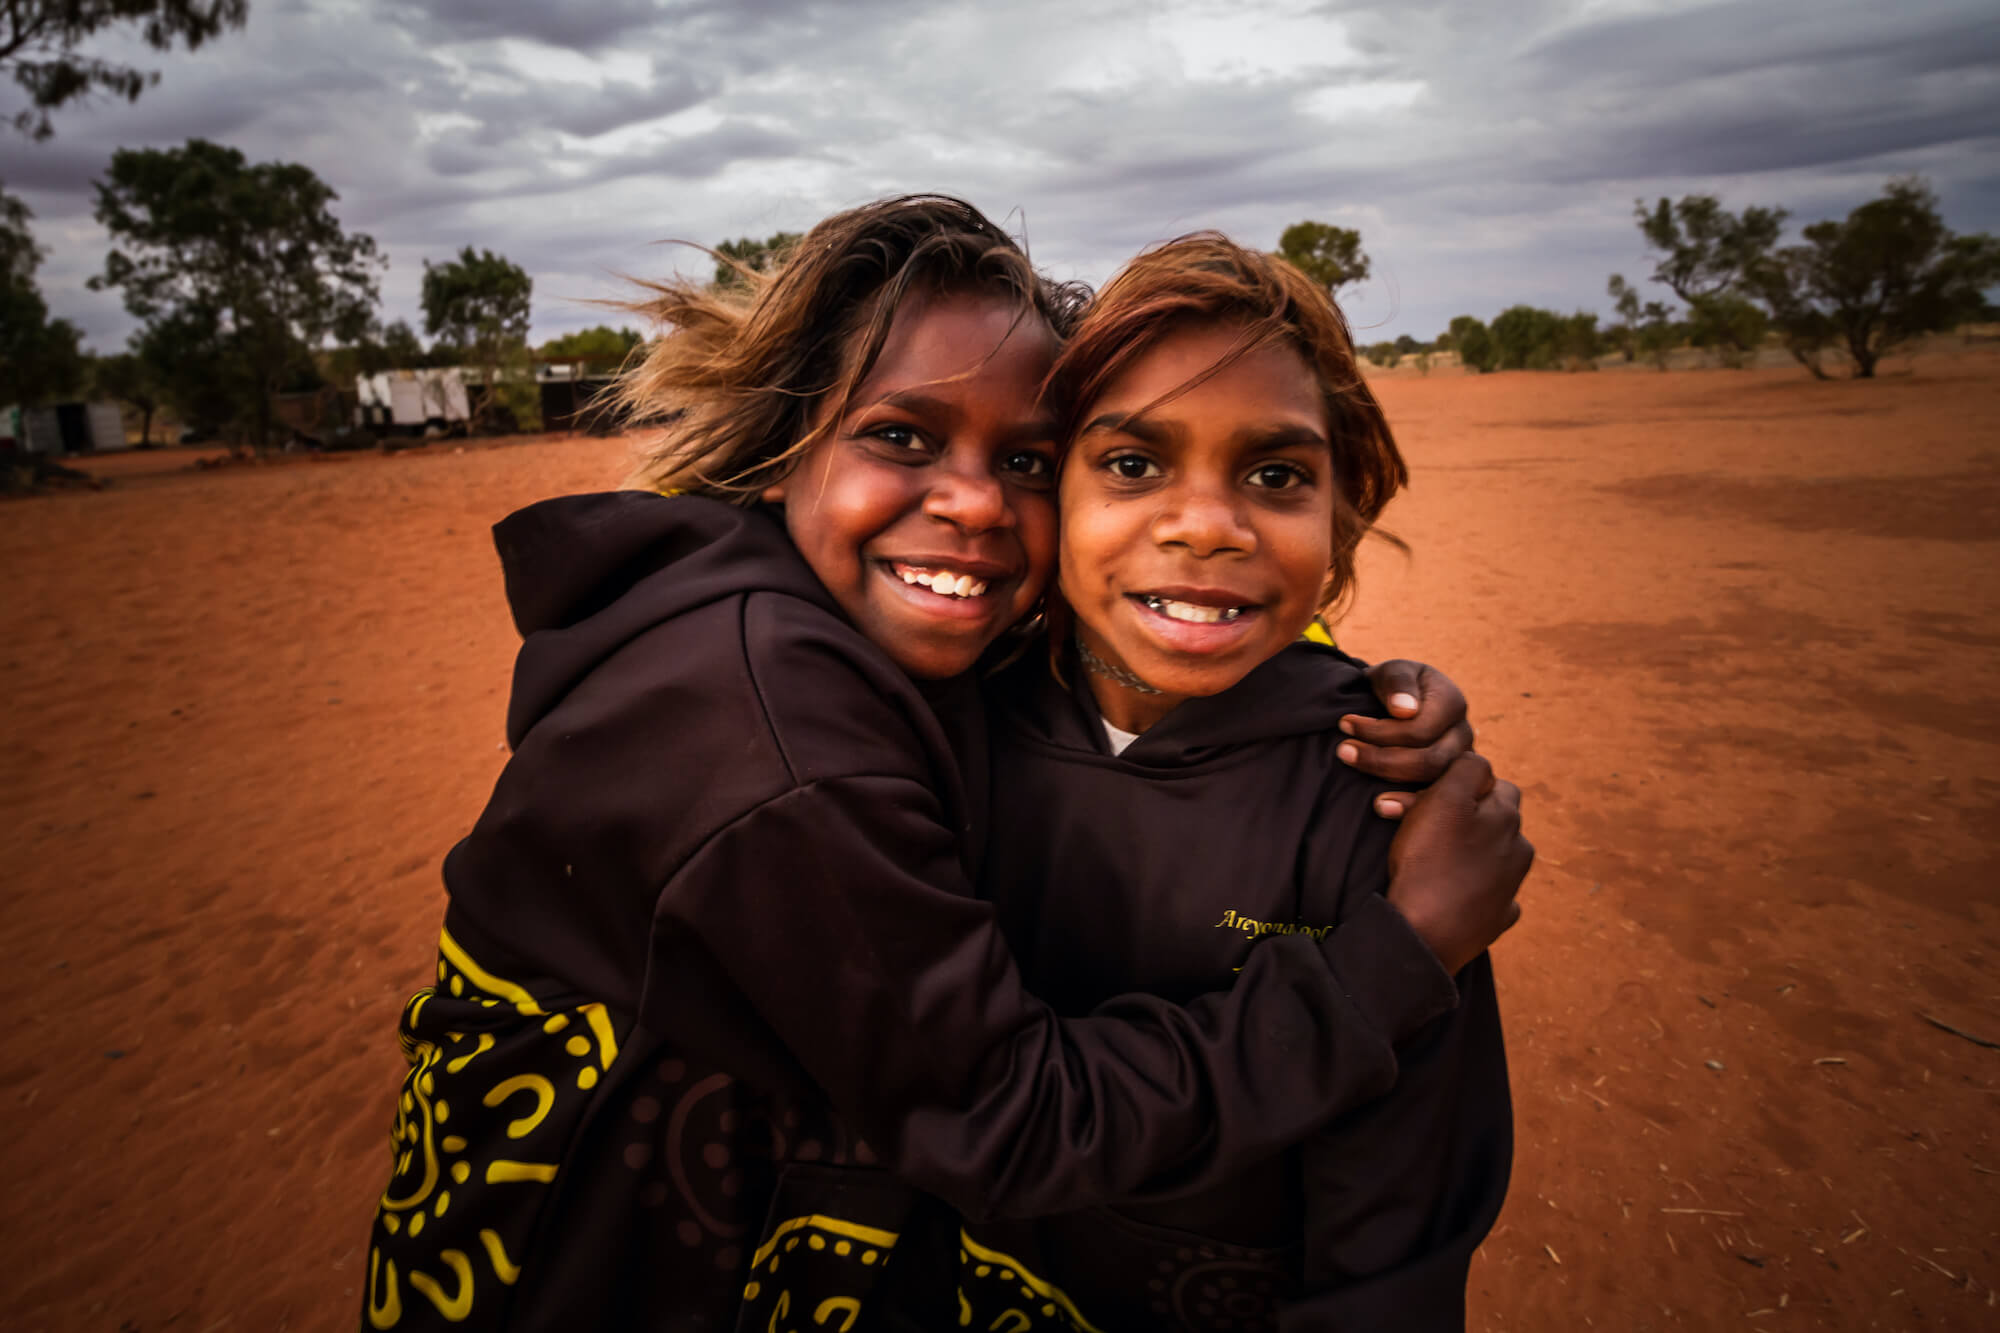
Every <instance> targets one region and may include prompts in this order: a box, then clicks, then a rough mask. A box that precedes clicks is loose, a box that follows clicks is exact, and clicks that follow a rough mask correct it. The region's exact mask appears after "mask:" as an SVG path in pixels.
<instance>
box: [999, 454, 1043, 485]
mask: <svg viewBox="0 0 2000 1333" xmlns="http://www.w3.org/2000/svg"><path fill="white" fill-rule="evenodd" d="M1000 471H1001V472H1002V473H1003V474H1005V475H1006V476H1009V477H1012V478H1014V479H1015V480H1016V481H1020V482H1023V483H1025V484H1027V485H1030V486H1038V487H1042V486H1047V485H1048V484H1049V483H1050V482H1051V481H1053V480H1055V475H1056V461H1055V459H1053V458H1051V457H1049V456H1048V455H1047V454H1043V453H1037V452H1036V451H1034V450H1033V449H1016V450H1015V451H1014V452H1013V453H1010V454H1008V455H1007V456H1006V457H1005V458H1002V459H1001V460H1000Z"/></svg>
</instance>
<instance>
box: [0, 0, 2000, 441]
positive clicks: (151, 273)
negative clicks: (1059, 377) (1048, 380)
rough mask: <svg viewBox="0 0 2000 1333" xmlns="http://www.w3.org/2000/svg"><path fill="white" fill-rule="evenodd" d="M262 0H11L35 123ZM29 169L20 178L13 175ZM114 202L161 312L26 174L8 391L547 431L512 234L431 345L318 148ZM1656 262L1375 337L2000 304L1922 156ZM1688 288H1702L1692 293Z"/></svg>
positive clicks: (1481, 368)
mask: <svg viewBox="0 0 2000 1333" xmlns="http://www.w3.org/2000/svg"><path fill="white" fill-rule="evenodd" d="M247 14H248V0H10V3H9V4H8V6H7V10H6V15H5V22H4V23H0V69H5V70H6V71H7V72H8V73H9V74H10V75H11V77H12V79H13V81H14V82H15V83H16V84H17V85H18V86H19V88H20V89H21V90H22V91H23V92H24V93H25V94H26V97H27V108H26V109H25V110H23V111H22V112H21V113H19V114H18V115H17V116H16V117H14V119H13V122H12V128H13V129H14V130H16V131H17V132H18V133H20V134H22V135H25V136H27V137H29V138H32V139H44V138H47V137H48V136H49V135H50V134H51V133H52V123H51V119H50V115H51V113H52V112H54V111H56V110H57V109H59V108H61V107H63V106H66V105H69V104H72V103H74V102H77V101H79V100H82V99H87V98H88V97H90V96H92V95H95V94H109V95H114V96H120V97H124V98H126V99H128V100H132V99H136V98H137V97H139V96H140V95H141V93H142V92H143V91H144V90H145V89H146V88H148V87H151V86H152V85H153V84H154V83H156V82H157V81H158V79H159V74H158V72H157V71H147V70H141V69H138V68H136V67H133V66H130V65H124V64H119V63H116V62H112V61H106V60H102V59H98V58H95V57H91V56H89V55H85V54H82V53H81V52H80V51H79V49H78V48H79V46H80V45H81V44H82V43H84V42H85V41H87V40H88V39H90V38H92V37H94V36H95V35H96V34H98V33H99V32H101V31H105V30H108V29H120V28H122V29H124V30H127V31H129V32H131V33H132V34H133V35H135V36H137V37H139V38H141V39H143V40H144V41H145V42H146V43H147V44H148V45H150V46H151V47H152V48H154V49H156V50H161V51H168V50H171V49H173V48H174V47H175V46H177V45H178V46H184V47H186V48H188V49H194V48H196V47H199V46H200V45H202V44H203V43H204V42H206V41H208V40H210V39H213V38H215V37H217V36H219V35H221V34H222V33H223V32H224V31H226V30H228V29H236V28H241V27H242V26H243V25H244V22H245V20H246V17H247ZM3 185H4V183H0V186H3ZM96 188H97V201H96V208H95V214H96V217H97V220H98V221H99V222H100V223H101V224H102V225H103V226H104V227H105V229H106V230H107V232H108V233H109V234H110V236H111V240H112V246H111V249H110V250H109V252H108V254H107V255H106V259H105V266H104V270H103V272H101V273H99V274H97V275H96V276H94V277H93V278H91V279H90V286H91V287H92V288H93V289H97V290H104V289H116V290H118V291H120V292H121V294H122V296H123V299H124V304H125V308H126V310H127V311H128V312H129V313H130V314H132V315H133V316H134V318H135V319H137V320H138V321H139V325H140V327H139V329H138V330H137V332H135V333H134V334H133V335H132V336H131V338H130V339H129V340H128V343H127V346H126V348H125V349H124V350H123V351H121V352H117V353H113V354H110V355H104V356H95V355H92V354H90V353H89V352H86V351H85V350H84V349H83V347H82V341H81V336H80V332H79V330H78V329H77V328H76V326H75V325H74V324H72V323H71V322H70V321H68V320H66V319H62V318H57V317H51V315H50V314H49V311H48V307H47V304H46V302H45V301H44V300H43V299H42V296H41V292H40V288H39V286H38V285H37V283H36V273H37V270H38V268H39V265H40V263H41V260H42V258H43V253H44V252H43V251H42V250H41V248H40V247H39V246H38V245H37V244H36V243H35V240H34V237H33V235H32V233H31V230H30V227H29V223H30V221H31V217H30V214H29V211H28V209H27V206H26V205H25V204H24V203H23V202H22V201H21V200H19V199H17V198H15V197H13V196H12V195H9V194H7V193H6V192H5V190H4V188H0V405H4V404H9V403H14V404H20V405H24V406H25V405H33V404H36V403H46V402H52V401H62V400H66V399H71V398H74V397H76V396H78V395H79V394H81V393H84V392H86V391H87V392H92V393H95V394H98V395H101V396H104V397H108V398H112V399H115V400H117V401H119V402H121V403H123V404H125V405H127V406H128V407H130V408H131V409H132V410H133V411H134V412H136V413H138V414H139V415H140V416H141V418H142V439H149V438H150V435H151V426H152V419H153V417H154V415H155V414H156V413H159V412H170V413H172V414H173V415H174V416H175V418H176V419H177V420H178V421H179V422H181V423H182V424H183V425H184V426H187V427H191V428H192V429H193V430H194V431H195V432H197V433H199V434H203V435H206V436H210V437H219V438H224V439H227V440H229V441H230V442H231V443H232V445H241V446H243V447H247V448H251V449H259V450H261V449H262V448H264V447H267V446H268V445H269V444H270V443H271V442H272V440H273V435H274V425H275V422H274V411H273V400H274V398H275V397H276V396H278V395H283V394H291V393H322V392H325V391H327V390H329V389H334V388H337V386H342V385H352V384H353V383H354V381H355V378H356V377H357V376H360V375H368V374H374V373H377V372H379V371H382V370H387V369H416V368H423V367H436V366H447V365H458V366H467V367H470V368H474V369H476V371H477V372H478V375H479V379H480V381H481V383H482V384H483V385H485V386H486V391H485V392H483V393H482V394H480V395H479V396H478V397H477V398H476V400H475V411H476V412H477V414H478V416H479V418H480V420H478V421H477V422H475V423H474V424H475V425H477V426H479V427H480V428H483V429H487V430H493V429H506V428H508V427H510V426H513V427H528V428H532V427H534V426H535V425H537V424H538V420H537V417H538V411H539V401H538V395H537V393H536V391H535V386H534V383H533V375H532V373H530V371H529V366H530V363H531V361H532V359H533V357H534V356H535V355H536V354H537V350H536V349H531V348H530V347H529V346H528V343H527V334H528V328H529V314H530V301H531V296H532V290H533V283H532V280H531V279H530V278H529V277H528V275H527V273H526V272H525V270H523V269H521V268H520V267H519V266H518V265H515V264H513V263H512V262H510V261H508V260H507V259H506V258H505V257H503V256H501V255H498V254H496V253H494V252H493V251H490V250H483V249H475V248H474V247H472V246H470V245H468V246H465V247H464V248H463V249H462V250H460V251H459V253H458V254H457V255H455V256H453V257H451V258H449V259H446V260H443V261H440V262H436V263H433V262H431V261H430V260H425V261H424V281H423V289H422V306H423V311H424V321H423V322H424V332H425V334H426V335H427V336H428V337H429V338H430V340H431V341H430V342H429V344H428V345H426V344H425V343H424V342H423V341H422V340H421V339H420V338H419V337H418V335H417V333H416V331H415V330H414V329H412V328H411V327H410V325H409V324H408V323H407V322H405V321H402V320H396V321H392V322H390V323H388V324H386V325H385V324H383V323H381V322H380V318H379V306H380V300H381V296H380V287H379V280H380V275H381V273H382V272H383V271H384V269H386V267H387V259H386V258H385V257H384V256H383V255H381V253H380V252H379V250H378V249H377V248H376V245H375V242H374V240H373V239H372V238H370V237H368V236H366V235H363V234H360V233H353V234H350V233H348V232H347V231H345V230H344V229H343V228H342V227H341V225H340V223H339V222H338V220H337V219H336V218H335V217H334V215H333V213H332V211H331V207H330V206H331V205H332V204H333V203H334V202H335V201H336V200H337V199H338V195H337V194H336V193H335V191H334V190H333V189H332V187H330V186H329V185H327V184H326V183H325V182H324V181H322V180H320V178H319V177H318V176H317V175H316V174H315V173H314V172H313V171H312V170H311V169H310V168H308V167H305V166H302V165H299V164H296V163H285V162H266V163H250V162H248V161H247V160H246V159H245V158H244V156H243V154H242V153H241V152H240V151H238V150H236V149H234V148H229V147H226V146H222V145H217V144H213V143H209V142H207V141H205V140H202V139H191V140H189V141H188V142H187V143H186V144H184V145H183V146H181V147H179V148H172V149H119V150H117V151H116V152H114V153H113V155H112V159H111V162H110V165H109V170H108V171H107V174H106V179H104V180H100V181H98V182H97V184H96ZM1635 216H1636V220H1637V222H1638V226H1639V230H1640V232H1641V234H1642V236H1643V237H1644V239H1645V242H1646V245H1647V247H1648V250H1649V251H1650V252H1651V253H1652V255H1653V257H1654V260H1655V264H1654V269H1653V273H1652V275H1651V281H1652V282H1653V283H1655V284H1658V285H1660V286H1662V287H1664V288H1665V289H1666V293H1667V294H1670V296H1671V298H1672V299H1671V300H1668V299H1661V300H1648V299H1644V297H1643V296H1642V294H1641V292H1640V290H1639V289H1638V288H1637V287H1635V286H1634V285H1633V284H1631V283H1628V282H1627V281H1626V279H1625V278H1624V276H1623V275H1622V274H1613V275H1611V277H1610V280H1609V282H1608V284H1607V293H1608V295H1609V297H1610V299H1611V301H1612V304H1613V309H1614V311H1615V315H1616V318H1615V321H1614V322H1612V323H1609V324H1606V325H1603V326H1600V324H1599V316H1598V315H1597V314H1595V313H1592V312H1590V311H1577V312H1574V313H1572V314H1568V315H1564V314H1560V313H1557V312H1555V311H1550V310H1543V309H1539V308H1537V307H1533V306H1529V305H1515V306H1512V307H1509V308H1508V309H1506V310H1503V311H1501V312H1500V314H1498V315H1497V316H1495V317H1494V318H1493V319H1492V321H1491V322H1490V323H1489V322H1487V321H1484V320H1481V319H1479V318H1477V317H1475V316H1472V315H1461V316H1459V317H1457V318H1455V319H1453V320H1452V321H1451V325H1450V327H1449V328H1448V329H1446V330H1445V331H1444V332H1442V333H1440V334H1439V335H1438V336H1437V337H1436V338H1434V339H1433V340H1432V341H1430V342H1428V343H1422V342H1419V341H1418V340H1417V339H1415V338H1412V337H1409V336H1408V335H1405V336H1403V337H1401V338H1398V339H1396V340H1394V341H1393V342H1387V341H1385V342H1378V343H1375V344H1373V345H1372V346H1370V347H1367V348H1366V349H1364V352H1365V354H1366V355H1367V356H1368V357H1369V358H1370V359H1371V360H1372V361H1374V362H1376V363H1377V364H1379V365H1394V364H1396V363H1397V362H1399V361H1400V360H1401V359H1402V358H1404V357H1406V356H1408V357H1414V358H1415V359H1416V360H1417V363H1418V365H1419V366H1420V367H1421V368H1423V369H1425V370H1426V371H1428V369H1429V368H1430V366H1431V364H1432V359H1433V358H1434V357H1435V356H1436V355H1437V354H1438V353H1441V352H1449V353H1452V354H1455V355H1456V356H1457V358H1458V360H1459V361H1460V362H1461V363H1462V364H1463V365H1464V366H1465V368H1466V369H1468V370H1470V371H1474V372H1478V373H1487V372H1491V371H1495V370H1509V369H1553V368H1564V367H1567V368H1577V369H1581V368H1594V367H1595V366H1596V364H1597V362H1598V360H1599V358H1601V357H1604V356H1607V355H1622V356H1623V357H1624V359H1626V360H1627V361H1636V360H1638V359H1640V358H1645V359H1647V360H1650V361H1653V362H1654V363H1655V364H1658V365H1660V366H1661V367H1662V368H1665V366H1666V363H1667V356H1668V353H1669V352H1670V351H1672V350H1673V349H1675V348H1678V347H1682V346H1692V347H1696V348H1705V349H1708V350H1709V351H1710V352H1711V353H1712V354H1713V355H1714V356H1715V357H1716V359H1717V360H1718V361H1719V362H1720V363H1721V364H1723V365H1725V366H1740V365H1744V364H1747V363H1748V361H1749V359H1750V357H1751V356H1752V355H1753V354H1754V353H1755V351H1756V350H1757V349H1758V348H1759V347H1761V346H1763V345H1764V344H1765V343H1766V342H1767V341H1776V342H1777V343H1779V344H1780V345H1782V346H1783V347H1784V348H1785V350H1786V351H1788V352H1789V353H1790V354H1791V355H1792V356H1793V357H1794V358H1796V359H1797V360H1798V362H1799V363H1800V364H1801V365H1802V366H1804V367H1805V368H1806V369H1807V370H1808V371H1809V372H1810V373H1811V374H1813V375H1814V376H1815V377H1818V378H1821V379H1824V378H1827V377H1828V371H1827V359H1828V357H1829V355H1831V354H1837V355H1840V356H1844V357H1845V359H1846V360H1847V361H1848V362H1849V363H1851V365H1852V367H1853V373H1854V374H1855V375H1856V376H1857V377H1864V378H1865V377H1869V376H1872V375H1873V374H1874V373H1875V368H1876V365H1877V364H1878V363H1879V361H1880V359H1881V357H1882V356H1883V355H1884V354H1886V353H1887V352H1889V351H1891V350H1893V349H1894V348H1896V347H1898V346H1902V345H1905V344H1906V343H1908V342H1909V341H1910V340H1912V339H1914V338H1916V337H1918V336H1921V335H1922V334H1925V333H1928V332H1932V331H1937V330H1941V329H1948V328H1951V327H1953V326H1955V325H1957V324H1960V323H1964V322H1968V321H1974V320H1984V319H1993V318H1995V317H1996V312H1995V310H1994V307H1993V306H1992V304H1991V303H1990V302H1989V301H1988V300H1987V298H1986V292H1987V290H1988V289H1989V288H1991V287H1993V286H1994V285H1995V284H1996V283H2000V242H1996V241H1995V240H1994V239H1993V238H1992V237H1990V236H1987V235H1984V234H1977V235H1966V236H1961V235H1955V234H1953V233H1952V232H1951V231H1950V229H1949V228H1948V227H1946V226H1945V224H1944V221H1943V218H1942V216H1941V215H1940V213H1939V209H1938V200H1937V197H1936V195H1935V194H1934V193H1933V192H1932V191H1931V190H1930V188H1929V187H1928V186H1927V185H1926V184H1925V183H1924V182H1923V181H1922V180H1921V179H1919V178H1916V177H1906V178H1900V179H1894V180H1891V181H1890V182H1889V183H1888V185H1887V186H1886V187H1885V189H1884V191H1883V193H1882V195H1881V197H1879V198H1877V199H1874V200H1871V201H1869V202H1867V203H1865V204H1863V205H1861V206H1860V207H1858V208H1856V209H1855V210H1854V211H1853V212H1851V213H1850V214H1849V215H1848V216H1847V218H1846V219H1844V220H1826V221H1820V222H1815V223H1812V224H1810V225H1808V226H1806V227H1804V228H1803V229H1802V231H1801V235H1800V239H1799V240H1798V241H1796V242H1795V243H1793V244H1790V245H1781V244H1779V242H1780V240H1781V239H1782V236H1783V231H1784V225H1785V223H1786V221H1787V219H1788V217H1789V214H1788V212H1787V210H1785V209H1783V208H1772V207H1761V206H1758V207H1750V208H1745V209H1744V210H1742V212H1741V213H1733V212H1731V211H1729V210H1728V209H1726V208H1724V207H1723V206H1722V203H1721V202H1720V200H1719V199H1717V198H1716V197H1715V196H1712V195H1688V196H1686V197H1684V198H1682V199H1680V200H1679V201H1678V202H1675V201H1669V200H1667V199H1664V198H1662V199H1660V200H1659V201H1658V202H1657V203H1656V204H1654V205H1652V206H1648V205H1647V204H1646V203H1644V202H1643V201H1640V202H1639V203H1638V204H1637V206H1636V208H1635ZM798 240H799V234H798V233H796V232H783V231H781V232H778V233H776V234H774V235H772V236H770V237H768V238H765V239H763V240H759V239H756V238H753V237H747V236H746V237H740V238H737V239H734V240H725V241H723V242H721V243H720V244H718V245H717V247H716V249H715V251H714V252H713V253H714V255H715V258H716V266H715V276H714V281H715V283H716V285H717V286H719V287H722V288H730V287H736V286H741V285H745V284H746V283H747V281H748V280H749V276H750V275H752V274H755V273H758V272H768V271H771V270H772V269H774V268H775V267H776V266H777V265H779V264H782V263H783V262H784V259H785V258H786V256H787V255H788V254H789V252H790V250H791V248H792V247H793V246H794V245H796V243H797V241H798ZM1277 253H1278V254H1279V255H1281V256H1282V257H1284V258H1285V259H1287V260H1289V261H1290V262H1291V263H1293V264H1294V265H1296V266H1297V267H1298V268H1299V269H1300V270H1301V271H1303V272H1304V273H1306V274H1307V275H1308V276H1310V277H1311V278H1312V279H1313V280H1314V281H1316V282H1318V283H1319V284H1320V285H1321V286H1323V287H1325V288H1326V290H1327V291H1328V292H1329V293H1331V294H1334V295H1335V296H1338V294H1339V292H1340V291H1341V290H1342V289H1343V288H1345V287H1347V286H1350V285H1352V284H1354V283H1358V282H1362V281H1365V280H1366V279H1367V277H1368V276H1369V272H1370V264H1369V259H1368V255H1367V254H1366V252H1365V251H1364V250H1363V249H1362V245H1361V236H1360V233H1359V232H1358V231H1355V230H1353V229H1349V228H1343V227H1338V226H1334V225H1331V224H1327V223H1323V222H1315V221H1304V222H1300V223H1296V224H1294V225H1293V226H1291V227H1288V228H1286V229H1285V231H1284V232H1283V233H1282V234H1281V235H1280V237H1279V240H1278V248H1277ZM1675 301H1677V302H1678V303H1679V306H1678V307H1677V306H1676V305H1675V304H1674V302H1675ZM640 341H641V339H640V335H639V334H638V333H637V332H635V331H634V330H631V329H629V328H617V329H614V328H612V327H610V326H608V325H600V326H597V327H595V328H591V329H586V330H583V331H581V332H578V333H573V334H568V335H565V336H564V337H562V338H558V339H555V340H552V341H551V342H548V343H545V344H543V346H542V347H541V348H540V349H539V354H540V355H541V356H543V357H544V358H575V359H579V360H584V361H588V362H592V363H595V364H597V365H599V366H609V365H616V364H620V363H622V362H623V360H624V359H625V358H626V357H628V356H629V355H630V354H631V353H632V351H633V350H634V349H635V348H636V347H637V346H638V345H639V344H640Z"/></svg>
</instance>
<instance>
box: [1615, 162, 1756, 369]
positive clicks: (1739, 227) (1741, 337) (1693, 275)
mask: <svg viewBox="0 0 2000 1333" xmlns="http://www.w3.org/2000/svg"><path fill="white" fill-rule="evenodd" d="M1633 214H1634V217H1635V218H1636V219H1637V221H1638V224H1639V233H1640V235H1642V236H1644V237H1645V238H1646V244H1647V246H1648V247H1650V248H1651V249H1652V250H1653V251H1655V252H1656V253H1657V255H1658V259H1657V261H1656V263H1655V264H1654V267H1653V281H1654V282H1658V283H1663V284H1665V285H1666V287H1667V288H1668V289H1669V290H1670V291H1672V292H1673V294H1674V295H1675V296H1678V297H1680V299H1681V300H1683V301H1685V302H1686V303H1687V307H1688V317H1689V322H1690V324H1691V326H1692V327H1693V329H1694V330H1695V342H1696V345H1697V346H1706V347H1713V348H1714V349H1715V351H1716V355H1717V357H1718V358H1719V359H1720V360H1721V361H1722V362H1723V364H1724V365H1728V366H1742V365H1744V364H1746V363H1747V362H1748V360H1749V357H1750V354H1751V353H1752V352H1754V351H1755V350H1756V348H1757V343H1758V340H1759V339H1761V338H1762V336H1763V326H1762V325H1761V324H1759V323H1758V321H1757V319H1756V318H1755V316H1754V315H1752V314H1751V313H1749V310H1747V309H1746V307H1749V305H1750V303H1749V300H1748V296H1749V294H1750V289H1751V277H1752V274H1754V273H1755V272H1757V271H1758V269H1759V266H1760V265H1761V264H1762V263H1763V262H1764V260H1765V258H1766V256H1768V255H1769V254H1770V251H1771V248H1772V247H1773V246H1775V245H1776V244H1777V243H1778V237H1779V234H1780V233H1781V232H1782V231H1783V230H1784V226H1785V217H1786V213H1785V210H1784V209H1782V208H1756V207H1752V208H1746V209H1744V210H1743V211H1742V212H1741V213H1740V214H1739V213H1732V212H1730V211H1729V210H1728V209H1726V208H1724V207H1723V206H1722V203H1721V201H1720V200H1718V199H1717V198H1716V197H1715V196H1714V195H1707V194H1690V195H1686V196H1684V197H1683V198H1682V199H1681V200H1680V201H1679V202H1672V201H1669V200H1667V199H1661V200H1660V201H1659V202H1658V203H1657V204H1655V205H1654V206H1653V207H1651V208H1648V207H1647V206H1646V202H1645V201H1644V200H1643V199H1642V200H1639V201H1638V202H1637V203H1636V204H1635V205H1634V208H1633ZM1752 309H1754V307H1752Z"/></svg>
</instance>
